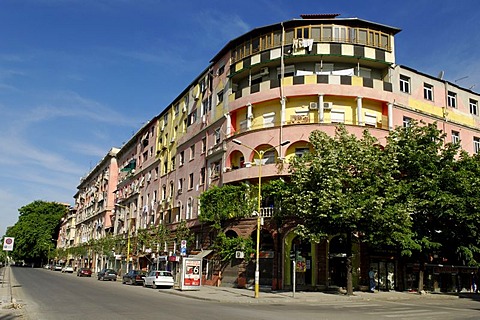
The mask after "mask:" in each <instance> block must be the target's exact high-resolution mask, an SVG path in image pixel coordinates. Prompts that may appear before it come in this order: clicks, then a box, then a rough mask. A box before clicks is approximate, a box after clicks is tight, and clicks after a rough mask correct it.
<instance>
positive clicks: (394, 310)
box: [332, 302, 452, 320]
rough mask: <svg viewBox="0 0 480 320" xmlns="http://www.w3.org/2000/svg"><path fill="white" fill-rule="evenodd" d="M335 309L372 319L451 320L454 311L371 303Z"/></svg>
mask: <svg viewBox="0 0 480 320" xmlns="http://www.w3.org/2000/svg"><path fill="white" fill-rule="evenodd" d="M332 307H334V308H335V309H349V310H351V309H355V312H357V313H358V314H362V315H363V316H367V317H368V318H372V319H407V320H408V319H412V318H417V319H422V320H423V319H451V315H452V310H442V309H439V308H438V307H428V306H427V307H426V306H421V305H414V304H412V305H410V304H407V305H405V304H402V305H391V304H384V303H375V302H374V303H371V302H348V303H342V304H340V303H339V304H335V305H332Z"/></svg>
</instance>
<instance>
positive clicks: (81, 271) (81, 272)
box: [77, 268, 92, 277]
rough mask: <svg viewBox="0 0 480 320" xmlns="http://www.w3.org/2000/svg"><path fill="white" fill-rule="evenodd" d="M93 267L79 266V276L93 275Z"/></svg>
mask: <svg viewBox="0 0 480 320" xmlns="http://www.w3.org/2000/svg"><path fill="white" fill-rule="evenodd" d="M91 276H92V269H90V268H79V269H78V270H77V277H91Z"/></svg>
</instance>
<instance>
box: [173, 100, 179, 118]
mask: <svg viewBox="0 0 480 320" xmlns="http://www.w3.org/2000/svg"><path fill="white" fill-rule="evenodd" d="M173 110H174V111H175V116H178V114H179V113H180V105H179V104H178V103H177V104H175V105H174V106H173Z"/></svg>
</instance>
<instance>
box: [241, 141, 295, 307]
mask: <svg viewBox="0 0 480 320" xmlns="http://www.w3.org/2000/svg"><path fill="white" fill-rule="evenodd" d="M232 142H233V143H235V144H238V145H240V146H241V145H243V146H244V147H245V148H247V149H250V150H252V151H253V152H255V153H256V154H257V156H258V164H257V163H256V164H257V165H258V207H257V210H258V211H257V243H256V247H257V249H256V252H255V298H258V296H259V292H260V228H261V224H262V217H261V215H260V211H261V206H262V166H263V164H264V160H263V156H264V154H265V153H266V152H268V151H270V150H273V149H275V148H277V147H279V146H285V145H287V144H289V143H290V140H285V141H283V142H282V143H280V144H279V145H277V146H275V147H271V148H268V149H266V150H260V151H258V150H256V149H254V148H252V147H250V146H248V145H246V144H243V143H242V141H240V140H237V139H233V140H232Z"/></svg>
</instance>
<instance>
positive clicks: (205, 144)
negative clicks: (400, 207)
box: [202, 137, 207, 154]
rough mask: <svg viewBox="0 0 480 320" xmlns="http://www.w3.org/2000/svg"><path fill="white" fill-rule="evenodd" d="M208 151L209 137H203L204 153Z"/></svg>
mask: <svg viewBox="0 0 480 320" xmlns="http://www.w3.org/2000/svg"><path fill="white" fill-rule="evenodd" d="M205 152H207V138H205V137H204V138H202V154H203V153H205Z"/></svg>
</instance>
